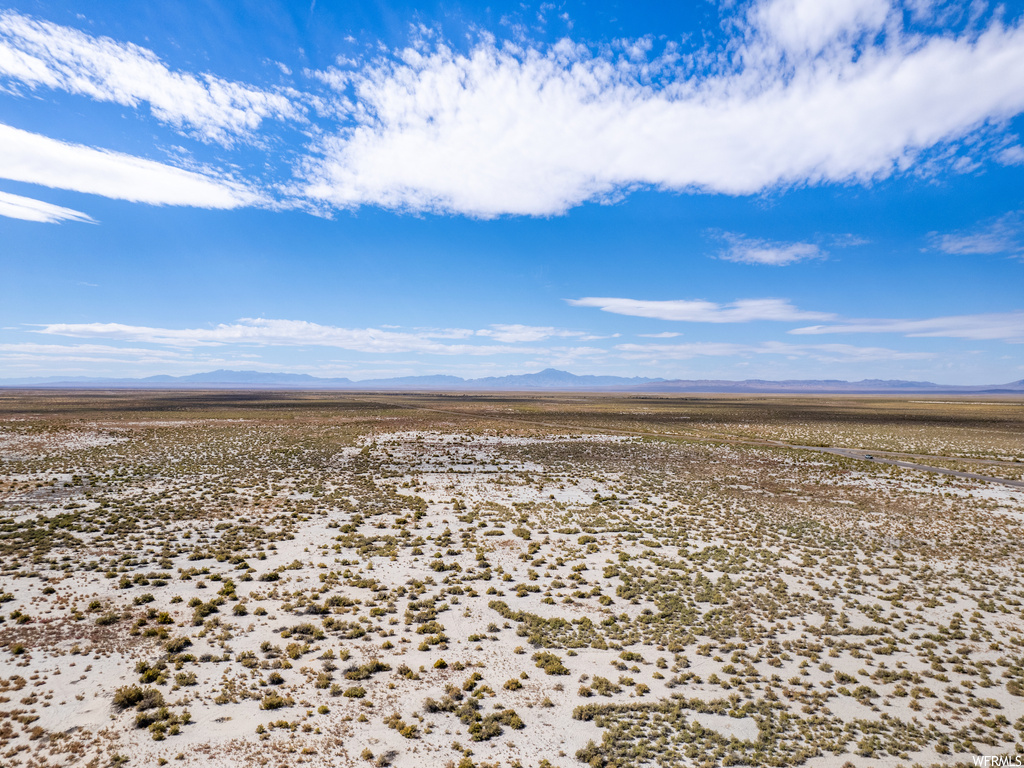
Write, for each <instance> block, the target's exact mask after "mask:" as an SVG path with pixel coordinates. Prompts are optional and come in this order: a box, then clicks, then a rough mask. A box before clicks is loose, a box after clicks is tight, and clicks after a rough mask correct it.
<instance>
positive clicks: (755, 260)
mask: <svg viewBox="0 0 1024 768" xmlns="http://www.w3.org/2000/svg"><path fill="white" fill-rule="evenodd" d="M719 237H720V238H721V239H722V240H724V241H725V243H726V248H725V250H723V251H722V252H721V253H719V255H718V257H719V258H720V259H724V260H725V261H735V262H738V263H740V264H766V265H768V266H773V267H783V266H786V265H789V264H795V263H796V262H798V261H805V260H807V259H821V258H824V257H825V255H826V254H825V252H824V251H822V250H821V248H819V247H818V246H817V245H815V244H814V243H780V242H772V241H771V240H758V239H756V238H751V237H745V236H743V235H739V234H736V233H735V232H723V233H721V234H720V235H719Z"/></svg>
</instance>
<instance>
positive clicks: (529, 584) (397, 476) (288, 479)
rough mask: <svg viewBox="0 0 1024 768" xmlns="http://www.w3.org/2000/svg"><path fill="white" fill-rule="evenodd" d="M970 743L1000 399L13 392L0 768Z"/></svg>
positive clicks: (993, 709)
mask: <svg viewBox="0 0 1024 768" xmlns="http://www.w3.org/2000/svg"><path fill="white" fill-rule="evenodd" d="M825 449H828V450H825ZM838 449H842V450H838ZM832 450H836V451H838V452H830V451H832ZM900 463H903V464H913V465H914V466H913V467H910V466H900ZM983 758H986V759H990V760H992V759H997V760H1003V761H1005V764H1018V762H1017V761H1024V403H1022V401H1021V400H1020V399H1019V398H1018V399H1010V398H1004V399H1000V398H995V397H989V398H985V397H978V396H972V397H969V398H941V399H940V398H927V397H909V396H908V397H899V398H892V397H869V396H862V397H852V396H850V397H832V396H813V397H812V396H806V397H799V396H714V395H685V396H683V395H678V396H673V395H643V396H640V395H637V396H628V395H612V394H536V395H533V394H518V393H514V394H474V395H464V394H457V393H450V394H444V393H424V394H401V395H399V394H380V393H345V394H338V393H329V392H324V393H313V392H259V391H251V392H217V391H209V392H191V391H174V392H170V391H168V392H131V391H94V392H67V391H19V390H7V391H0V765H3V766H11V767H12V768H13V767H14V766H26V767H27V766H71V765H82V766H121V765H129V766H156V765H173V766H178V765H180V766H205V765H223V766H273V767H274V768H277V767H281V768H284V767H285V766H299V765H308V766H387V765H394V766H416V767H417V768H421V767H425V766H439V767H445V766H452V767H453V768H454V767H458V768H473V767H474V766H475V767H476V768H488V767H491V768H493V767H496V766H503V767H505V768H514V767H516V766H521V767H524V768H525V767H527V766H528V767H529V768H552V767H553V766H558V767H559V768H571V766H583V765H587V766H618V767H619V768H632V767H634V766H637V767H639V766H664V767H667V766H725V765H756V766H762V765H763V766H788V765H806V766H809V767H810V766H835V767H836V768H839V767H840V766H845V765H852V766H869V765H870V766H876V765H877V766H896V765H906V766H912V765H921V766H931V765H956V764H963V765H977V764H981V763H980V762H979V761H981V760H982V759H983ZM989 764H991V762H990V763H989ZM997 764H999V763H998V762H997Z"/></svg>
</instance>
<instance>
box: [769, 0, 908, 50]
mask: <svg viewBox="0 0 1024 768" xmlns="http://www.w3.org/2000/svg"><path fill="white" fill-rule="evenodd" d="M892 12H893V8H892V4H891V3H890V2H887V0H769V1H768V2H761V3H755V4H754V5H753V6H752V8H751V10H750V13H749V18H750V21H751V23H752V25H753V27H754V28H756V29H758V30H760V31H761V32H762V34H763V35H764V38H765V40H766V41H767V42H768V43H771V44H774V45H777V46H779V47H781V48H782V49H783V50H785V51H787V52H789V53H791V54H796V55H806V54H812V55H813V54H817V53H819V52H821V51H822V50H823V49H825V48H826V47H828V46H830V45H835V44H836V43H850V42H854V41H856V40H858V39H860V38H862V37H864V36H866V35H873V34H877V33H878V32H879V31H880V30H881V29H882V27H883V26H884V25H885V22H886V19H887V18H888V17H889V15H890V14H891V13H892Z"/></svg>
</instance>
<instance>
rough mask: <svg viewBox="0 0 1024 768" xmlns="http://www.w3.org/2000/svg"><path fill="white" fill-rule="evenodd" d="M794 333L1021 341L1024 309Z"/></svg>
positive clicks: (841, 325) (846, 324)
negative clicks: (880, 334)
mask: <svg viewBox="0 0 1024 768" xmlns="http://www.w3.org/2000/svg"><path fill="white" fill-rule="evenodd" d="M790 333H792V334H797V335H816V334H826V333H899V334H903V335H904V336H911V337H929V336H930V337H943V338H953V339H974V340H977V341H985V340H1001V341H1010V342H1018V343H1024V312H1002V313H990V314H979V315H954V316H950V317H933V318H927V319H923V320H900V319H878V320H875V319H869V320H845V321H842V322H839V323H835V324H832V325H812V326H808V327H806V328H795V329H793V330H791V331H790Z"/></svg>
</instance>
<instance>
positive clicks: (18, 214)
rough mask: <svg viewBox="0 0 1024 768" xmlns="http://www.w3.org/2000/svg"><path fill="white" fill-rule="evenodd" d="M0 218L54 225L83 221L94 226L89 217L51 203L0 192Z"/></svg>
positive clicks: (93, 221)
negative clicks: (63, 222) (62, 222)
mask: <svg viewBox="0 0 1024 768" xmlns="http://www.w3.org/2000/svg"><path fill="white" fill-rule="evenodd" d="M0 216H6V217H8V218H11V219H22V220H24V221H40V222H44V223H48V224H55V223H58V222H61V221H84V222H87V223H89V224H95V223H96V220H95V219H93V218H92V217H91V216H89V215H87V214H84V213H82V212H81V211H75V210H72V209H71V208H64V207H62V206H59V205H53V204H52V203H44V202H43V201H42V200H36V199H35V198H31V197H22V196H21V195H12V194H10V193H9V192H0Z"/></svg>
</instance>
